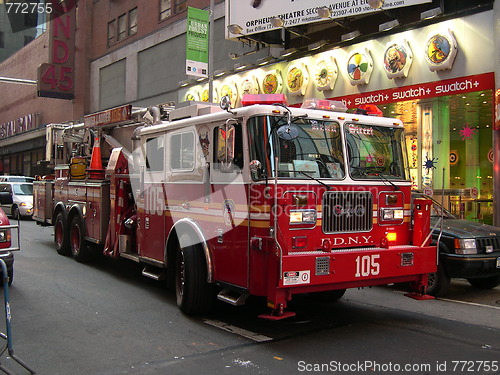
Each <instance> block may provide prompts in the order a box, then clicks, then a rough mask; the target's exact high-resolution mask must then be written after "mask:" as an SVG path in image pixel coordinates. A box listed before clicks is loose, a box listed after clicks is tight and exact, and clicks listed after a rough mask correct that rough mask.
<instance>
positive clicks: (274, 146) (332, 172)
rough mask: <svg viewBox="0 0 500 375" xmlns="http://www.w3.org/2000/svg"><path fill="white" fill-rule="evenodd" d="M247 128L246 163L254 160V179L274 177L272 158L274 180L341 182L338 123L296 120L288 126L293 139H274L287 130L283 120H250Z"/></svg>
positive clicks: (278, 118)
mask: <svg viewBox="0 0 500 375" xmlns="http://www.w3.org/2000/svg"><path fill="white" fill-rule="evenodd" d="M248 124H249V125H248V128H249V133H250V160H251V161H250V163H252V162H253V161H255V160H256V161H258V162H259V164H260V166H261V167H260V170H259V171H257V175H254V178H258V179H261V178H269V177H272V176H274V171H275V169H276V168H275V160H276V158H277V160H278V168H277V169H278V177H289V178H304V179H307V178H309V179H310V178H311V177H314V178H332V179H342V178H344V175H345V172H344V171H345V167H344V155H343V151H342V140H341V132H340V126H339V124H338V123H336V122H334V121H324V120H314V119H309V118H307V119H305V118H299V119H296V120H294V121H293V122H292V125H291V126H293V127H295V128H296V130H297V132H298V136H297V137H296V138H295V139H282V138H280V137H278V135H277V130H278V129H279V128H280V127H282V126H287V122H286V119H285V118H284V117H278V116H259V117H253V118H251V119H250V120H249V123H248Z"/></svg>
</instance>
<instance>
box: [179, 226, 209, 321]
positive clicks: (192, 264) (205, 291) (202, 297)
mask: <svg viewBox="0 0 500 375" xmlns="http://www.w3.org/2000/svg"><path fill="white" fill-rule="evenodd" d="M182 237H186V238H182ZM188 241H189V236H188V235H187V234H182V235H181V237H180V238H179V243H188ZM175 295H176V299H177V306H178V307H179V308H180V309H181V311H182V312H184V313H185V314H188V315H191V314H203V313H207V312H208V311H209V310H210V308H211V307H212V304H213V300H214V293H213V285H212V284H210V283H208V282H207V265H206V260H205V255H204V254H203V251H202V249H201V248H200V246H196V245H189V246H186V247H183V248H181V247H180V246H179V250H178V253H177V256H176V262H175Z"/></svg>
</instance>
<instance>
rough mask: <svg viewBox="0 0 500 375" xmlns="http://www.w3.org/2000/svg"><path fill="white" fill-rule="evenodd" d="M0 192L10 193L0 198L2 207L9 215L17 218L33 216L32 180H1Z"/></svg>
mask: <svg viewBox="0 0 500 375" xmlns="http://www.w3.org/2000/svg"><path fill="white" fill-rule="evenodd" d="M0 192H4V193H8V194H3V195H2V197H3V198H2V199H1V200H0V207H1V208H2V209H3V210H4V212H5V213H6V214H7V215H9V216H10V217H12V218H15V219H20V218H21V217H31V216H33V183H32V182H0ZM8 195H10V198H11V199H8V197H7V196H8Z"/></svg>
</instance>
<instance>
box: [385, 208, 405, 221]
mask: <svg viewBox="0 0 500 375" xmlns="http://www.w3.org/2000/svg"><path fill="white" fill-rule="evenodd" d="M403 215H404V213H403V210H402V209H394V208H382V220H403Z"/></svg>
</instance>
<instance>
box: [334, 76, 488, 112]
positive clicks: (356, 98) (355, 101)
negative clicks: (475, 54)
mask: <svg viewBox="0 0 500 375" xmlns="http://www.w3.org/2000/svg"><path fill="white" fill-rule="evenodd" d="M494 88H495V74H494V73H493V72H492V73H484V74H478V75H472V76H467V77H459V78H452V79H447V80H443V81H435V82H428V83H422V84H419V85H412V86H402V87H398V88H394V89H387V90H379V91H372V92H366V93H360V94H355V95H346V96H341V97H337V98H330V99H332V100H341V101H343V102H344V104H345V105H346V106H347V108H357V107H359V106H360V105H362V104H375V105H378V104H386V103H395V102H401V101H407V100H417V99H427V98H435V97H438V96H446V95H454V94H463V93H467V92H474V91H483V90H493V89H494Z"/></svg>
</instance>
